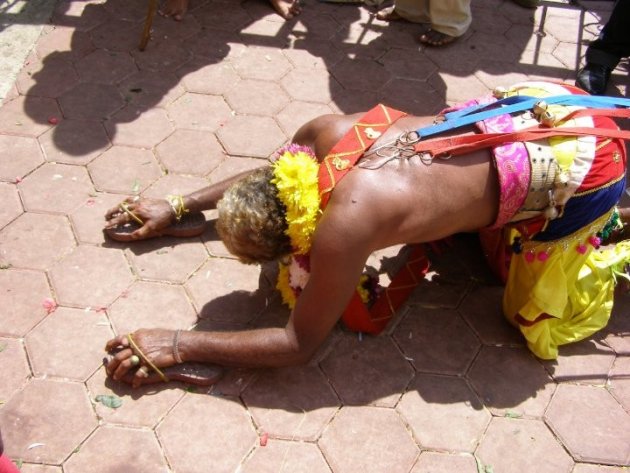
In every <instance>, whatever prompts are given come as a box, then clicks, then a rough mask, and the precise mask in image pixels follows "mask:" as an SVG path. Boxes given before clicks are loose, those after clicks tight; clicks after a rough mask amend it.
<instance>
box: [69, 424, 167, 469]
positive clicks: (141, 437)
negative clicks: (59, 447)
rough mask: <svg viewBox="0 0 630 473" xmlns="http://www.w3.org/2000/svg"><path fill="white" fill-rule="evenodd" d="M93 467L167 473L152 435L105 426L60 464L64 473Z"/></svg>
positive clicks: (147, 432)
mask: <svg viewBox="0 0 630 473" xmlns="http://www.w3.org/2000/svg"><path fill="white" fill-rule="evenodd" d="M95 464H98V470H100V471H116V470H119V469H121V468H124V470H125V471H128V472H129V473H133V472H137V473H140V472H145V471H155V472H158V471H167V470H168V466H167V464H166V461H165V460H164V457H163V455H162V449H161V447H160V445H159V444H158V441H157V439H156V438H155V434H154V433H153V432H151V431H146V430H137V429H129V428H126V427H114V426H108V425H102V426H100V427H99V428H98V430H97V431H96V432H95V433H94V435H92V436H91V437H90V438H89V439H88V440H87V442H85V443H84V444H83V445H81V449H80V450H78V451H77V452H74V453H73V454H72V456H71V457H70V459H69V460H67V461H66V462H65V463H64V465H63V469H64V471H65V472H67V473H83V472H85V471H90V470H93V469H94V467H95Z"/></svg>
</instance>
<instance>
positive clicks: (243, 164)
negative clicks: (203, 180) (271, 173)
mask: <svg viewBox="0 0 630 473" xmlns="http://www.w3.org/2000/svg"><path fill="white" fill-rule="evenodd" d="M267 164H268V162H267V160H265V159H260V158H238V157H234V156H230V157H228V158H227V159H226V160H224V161H223V162H222V163H221V164H220V165H219V166H217V167H216V168H215V169H214V171H212V172H211V173H210V175H208V180H209V181H210V182H211V183H213V184H214V183H217V182H221V181H223V180H224V179H229V178H230V177H234V176H236V175H237V174H240V173H242V172H247V171H252V170H254V169H258V168H261V167H263V166H266V165H267Z"/></svg>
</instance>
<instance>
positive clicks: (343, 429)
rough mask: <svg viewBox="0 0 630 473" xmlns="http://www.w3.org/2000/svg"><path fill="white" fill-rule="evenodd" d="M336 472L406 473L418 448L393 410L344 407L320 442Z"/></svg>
mask: <svg viewBox="0 0 630 473" xmlns="http://www.w3.org/2000/svg"><path fill="white" fill-rule="evenodd" d="M318 444H319V447H320V449H321V450H322V453H323V454H324V457H326V460H327V461H328V464H329V465H330V466H331V467H332V470H333V471H334V472H335V473H354V472H357V471H361V472H364V473H371V472H374V473H376V472H382V471H387V472H389V473H397V472H401V473H403V472H404V473H406V472H408V471H409V470H410V469H411V466H412V465H413V463H414V461H415V460H416V457H417V456H418V453H419V451H418V447H417V446H416V445H415V443H414V442H413V440H412V438H411V435H410V433H409V432H408V431H407V430H406V429H405V425H404V424H403V422H402V421H401V419H400V418H399V417H398V416H397V415H396V412H395V411H394V410H392V409H382V408H378V407H343V408H342V409H341V411H340V412H339V413H338V414H337V416H335V419H334V420H333V421H332V422H331V424H330V425H329V426H328V428H327V429H326V431H325V432H324V434H323V435H322V438H321V439H320V440H319V442H318Z"/></svg>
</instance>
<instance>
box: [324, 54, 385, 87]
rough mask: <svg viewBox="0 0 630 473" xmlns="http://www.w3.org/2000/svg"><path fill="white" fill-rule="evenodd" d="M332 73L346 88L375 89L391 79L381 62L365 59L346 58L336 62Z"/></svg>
mask: <svg viewBox="0 0 630 473" xmlns="http://www.w3.org/2000/svg"><path fill="white" fill-rule="evenodd" d="M332 73H333V75H334V76H335V79H337V80H338V81H339V83H340V84H341V85H342V86H343V87H344V88H346V89H348V90H369V91H377V90H378V89H380V88H381V87H383V86H384V85H385V84H386V83H387V81H388V80H390V79H391V73H390V72H389V71H388V70H387V69H386V68H384V67H383V66H382V65H381V64H379V63H377V62H375V61H371V60H367V59H350V58H346V59H344V60H343V61H341V62H340V63H339V64H337V65H336V66H335V68H334V70H333V72H332Z"/></svg>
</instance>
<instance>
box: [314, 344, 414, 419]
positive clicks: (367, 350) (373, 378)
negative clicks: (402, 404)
mask: <svg viewBox="0 0 630 473" xmlns="http://www.w3.org/2000/svg"><path fill="white" fill-rule="evenodd" d="M321 367H322V370H323V371H324V373H326V375H327V377H328V379H329V380H330V383H331V384H332V385H333V387H334V388H335V391H336V392H337V393H338V394H339V397H340V398H341V400H342V401H343V403H344V404H345V405H347V404H354V405H364V404H367V405H374V406H381V407H394V406H395V405H396V403H397V402H398V400H399V398H400V393H401V392H404V391H405V387H406V386H407V384H408V383H409V381H410V380H411V378H412V377H413V374H414V371H413V368H412V367H411V366H410V365H409V363H408V362H407V361H406V360H405V359H404V358H403V355H402V354H401V353H400V351H399V350H398V349H397V348H396V346H395V345H394V344H393V343H392V340H391V339H390V338H389V337H362V338H359V337H357V336H356V334H352V335H350V334H348V335H346V336H344V337H343V338H342V339H341V341H340V342H339V343H337V344H336V345H335V347H334V348H333V350H332V352H331V353H329V354H328V356H327V357H326V359H324V361H323V362H322V363H321ZM358 386H361V389H357V387H358Z"/></svg>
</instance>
